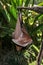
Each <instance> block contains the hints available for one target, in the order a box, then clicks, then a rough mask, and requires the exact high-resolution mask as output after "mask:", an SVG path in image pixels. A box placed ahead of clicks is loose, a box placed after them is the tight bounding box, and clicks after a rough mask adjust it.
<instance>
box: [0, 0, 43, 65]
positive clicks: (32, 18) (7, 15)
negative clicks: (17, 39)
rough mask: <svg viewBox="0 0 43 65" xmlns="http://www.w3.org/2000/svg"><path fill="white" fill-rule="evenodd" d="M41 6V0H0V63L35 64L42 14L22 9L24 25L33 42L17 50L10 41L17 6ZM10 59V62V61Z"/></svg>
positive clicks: (12, 64)
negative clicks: (19, 50)
mask: <svg viewBox="0 0 43 65" xmlns="http://www.w3.org/2000/svg"><path fill="white" fill-rule="evenodd" d="M35 5H37V6H43V0H0V56H1V55H2V56H1V59H3V57H4V60H2V62H1V60H0V64H3V65H7V64H8V65H24V64H25V65H35V63H36V58H37V55H38V52H39V50H40V45H41V40H42V34H43V14H38V13H36V12H34V11H30V10H23V11H22V15H23V16H22V17H23V22H24V25H25V27H26V29H27V31H28V33H29V34H30V36H31V37H32V39H33V43H32V45H30V46H27V47H26V48H25V49H24V48H23V50H22V51H21V52H17V51H16V49H15V44H14V43H13V42H12V40H11V39H12V32H13V31H14V29H15V26H16V21H17V17H18V10H17V6H26V7H27V6H35ZM11 61H12V62H11ZM41 65H43V60H42V63H41Z"/></svg>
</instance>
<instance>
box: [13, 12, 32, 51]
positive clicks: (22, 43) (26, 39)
mask: <svg viewBox="0 0 43 65" xmlns="http://www.w3.org/2000/svg"><path fill="white" fill-rule="evenodd" d="M12 38H13V39H12V41H13V42H14V43H15V44H16V49H17V51H19V50H21V48H22V47H26V46H27V45H29V44H31V43H32V39H31V37H30V36H29V34H28V33H27V31H26V29H25V27H24V25H23V20H22V14H21V13H20V12H19V16H18V19H17V23H16V27H15V31H14V32H13V33H12Z"/></svg>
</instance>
